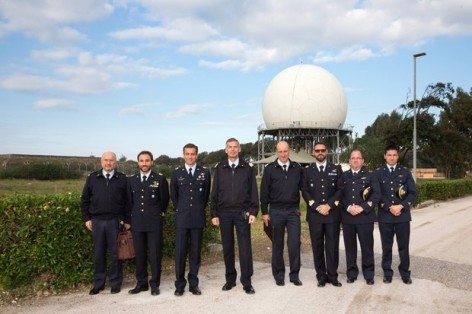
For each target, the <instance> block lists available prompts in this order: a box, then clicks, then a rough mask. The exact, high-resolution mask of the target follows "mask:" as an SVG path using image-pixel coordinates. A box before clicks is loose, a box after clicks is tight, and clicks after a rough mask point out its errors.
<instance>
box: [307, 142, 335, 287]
mask: <svg viewBox="0 0 472 314" xmlns="http://www.w3.org/2000/svg"><path fill="white" fill-rule="evenodd" d="M327 155H328V148H327V147H326V145H325V144H324V143H316V144H315V145H314V146H313V156H314V157H315V158H316V163H315V164H312V165H310V166H307V167H306V168H305V169H304V170H305V172H304V180H303V181H304V182H303V189H302V194H303V198H304V199H305V202H306V203H307V205H308V206H307V214H306V220H307V222H308V226H309V228H310V238H311V248H312V250H313V260H314V263H315V270H316V279H317V280H318V287H324V286H325V285H326V284H327V283H331V284H332V285H333V286H335V287H341V286H342V284H341V283H340V282H339V281H338V272H337V271H338V264H339V232H340V214H339V208H338V205H339V201H340V198H341V189H340V187H341V176H342V169H341V166H339V165H335V164H333V163H331V162H329V161H328V160H327V159H326V157H327Z"/></svg>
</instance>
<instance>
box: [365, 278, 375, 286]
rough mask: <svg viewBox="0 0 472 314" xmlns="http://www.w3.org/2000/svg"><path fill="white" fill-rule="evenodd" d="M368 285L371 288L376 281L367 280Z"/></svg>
mask: <svg viewBox="0 0 472 314" xmlns="http://www.w3.org/2000/svg"><path fill="white" fill-rule="evenodd" d="M365 282H366V284H368V285H369V286H372V285H373V284H374V279H366V280H365Z"/></svg>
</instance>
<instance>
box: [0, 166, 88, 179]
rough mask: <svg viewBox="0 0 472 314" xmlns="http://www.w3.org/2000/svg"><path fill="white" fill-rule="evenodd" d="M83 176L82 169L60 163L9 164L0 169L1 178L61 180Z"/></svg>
mask: <svg viewBox="0 0 472 314" xmlns="http://www.w3.org/2000/svg"><path fill="white" fill-rule="evenodd" d="M82 176H83V175H82V174H81V172H80V171H78V170H73V169H67V168H65V167H63V166H62V165H59V164H30V165H19V166H9V167H8V168H6V169H2V170H0V179H36V180H61V179H79V178H81V177H82Z"/></svg>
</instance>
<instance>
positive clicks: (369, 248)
mask: <svg viewBox="0 0 472 314" xmlns="http://www.w3.org/2000/svg"><path fill="white" fill-rule="evenodd" d="M349 165H350V166H351V169H350V170H348V171H345V172H344V173H343V178H342V180H343V183H342V184H343V187H342V198H341V203H342V209H341V221H342V224H343V237H344V247H345V249H346V264H347V271H346V274H347V282H348V283H353V282H354V281H356V279H357V275H358V274H359V268H358V267H357V238H359V242H360V245H361V252H362V274H363V276H364V279H365V280H366V283H367V284H368V285H373V284H374V275H375V264H374V234H373V232H374V222H375V220H376V214H375V211H374V208H375V205H376V204H377V202H378V201H379V197H380V195H379V185H378V181H377V179H376V178H375V176H374V174H373V173H371V172H370V171H368V170H367V168H366V167H364V166H363V165H364V158H363V157H362V153H361V151H359V150H353V151H352V152H351V155H350V157H349Z"/></svg>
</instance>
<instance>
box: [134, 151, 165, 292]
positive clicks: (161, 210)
mask: <svg viewBox="0 0 472 314" xmlns="http://www.w3.org/2000/svg"><path fill="white" fill-rule="evenodd" d="M152 165H153V156H152V153H151V152H149V151H142V152H140V153H139V154H138V167H139V172H138V173H137V174H135V175H134V176H132V177H130V178H129V180H128V193H129V199H130V203H131V229H132V231H133V243H134V249H135V251H136V279H137V284H136V287H134V288H133V289H131V290H129V291H128V293H130V294H137V293H140V292H141V291H147V290H148V289H149V286H151V295H154V296H156V295H158V294H159V293H160V291H159V285H160V281H161V262H162V242H163V241H162V231H163V230H162V228H163V220H164V214H165V212H166V210H167V204H168V203H169V186H168V184H167V180H166V178H165V177H164V176H163V175H162V174H157V173H155V172H154V171H151V168H152ZM148 252H149V264H150V266H151V279H150V280H149V284H148V271H147V265H148Z"/></svg>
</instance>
